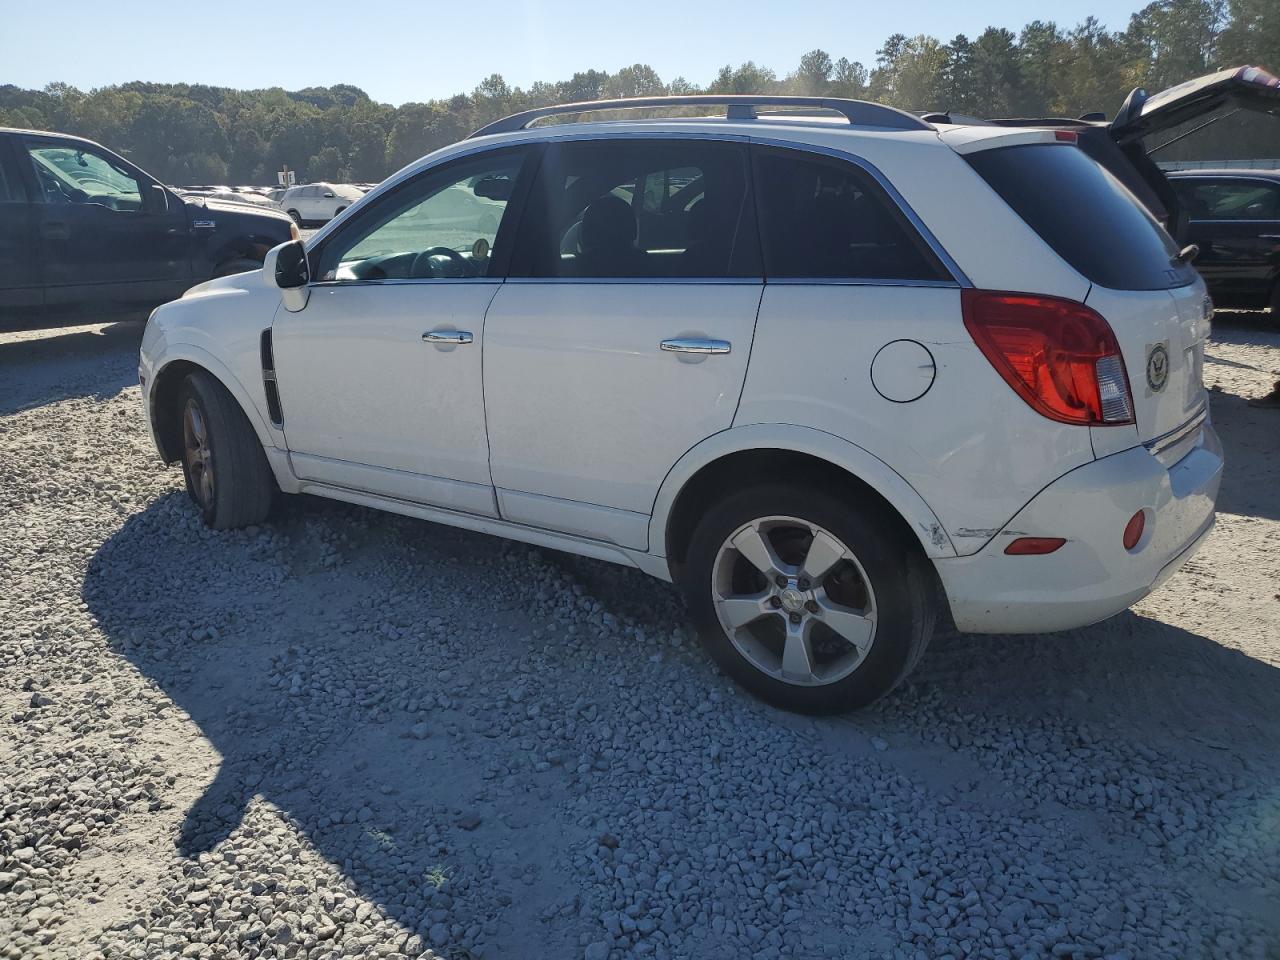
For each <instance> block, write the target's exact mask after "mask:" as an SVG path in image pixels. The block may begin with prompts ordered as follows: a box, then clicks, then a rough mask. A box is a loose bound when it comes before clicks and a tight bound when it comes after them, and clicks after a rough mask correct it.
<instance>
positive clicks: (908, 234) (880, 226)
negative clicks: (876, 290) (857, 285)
mask: <svg viewBox="0 0 1280 960" xmlns="http://www.w3.org/2000/svg"><path fill="white" fill-rule="evenodd" d="M756 197H757V201H756V202H757V206H758V207H759V209H760V236H761V241H762V243H763V247H764V264H765V271H764V272H765V276H766V277H768V278H771V279H772V278H791V279H837V280H865V281H874V280H950V279H952V277H951V275H950V274H949V273H947V271H946V269H945V268H944V267H943V266H942V264H941V263H940V262H939V261H938V258H937V257H936V256H935V255H934V253H933V251H932V250H930V249H929V247H928V246H927V245H926V244H925V242H924V241H923V239H922V238H921V237H920V235H919V233H918V232H917V231H916V230H915V228H914V227H912V226H911V224H910V223H908V222H907V221H906V219H905V218H904V217H903V216H902V213H901V211H899V209H898V208H897V205H896V204H894V203H893V201H892V200H891V199H890V198H889V197H888V196H886V195H885V193H884V191H883V190H882V189H881V188H880V187H879V185H878V184H876V183H875V181H874V180H872V178H871V177H870V176H869V175H868V174H867V173H865V172H864V171H863V170H861V169H859V168H858V167H856V166H854V165H853V164H851V163H847V162H844V161H840V160H835V159H828V158H826V157H818V156H814V155H812V154H805V153H801V152H799V151H796V150H760V151H758V152H757V153H756Z"/></svg>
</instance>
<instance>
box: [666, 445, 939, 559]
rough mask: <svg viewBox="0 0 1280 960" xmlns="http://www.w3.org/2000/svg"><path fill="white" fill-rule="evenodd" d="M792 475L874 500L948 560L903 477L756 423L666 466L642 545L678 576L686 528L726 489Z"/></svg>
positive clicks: (935, 524)
mask: <svg viewBox="0 0 1280 960" xmlns="http://www.w3.org/2000/svg"><path fill="white" fill-rule="evenodd" d="M798 473H803V475H804V476H805V477H806V478H814V479H817V480H818V481H819V482H822V483H824V484H826V485H828V486H837V487H838V486H841V485H845V484H852V485H854V486H857V487H860V488H862V489H863V490H865V491H867V492H869V493H870V494H871V495H872V496H873V497H875V498H876V499H878V500H879V501H881V502H882V503H883V504H884V505H885V506H886V507H887V508H888V509H889V510H890V511H891V513H892V515H893V516H894V517H896V518H897V519H898V520H899V521H901V523H902V525H903V527H904V528H905V529H907V530H909V531H910V532H911V533H912V534H913V535H914V536H915V539H916V540H917V542H919V544H920V547H921V549H922V550H923V551H924V554H925V556H926V557H929V558H940V557H954V556H956V551H955V548H954V546H953V545H952V543H951V540H950V538H949V537H948V536H947V533H946V530H945V529H944V528H943V526H942V522H941V521H940V520H939V519H938V517H937V516H936V515H935V514H934V512H933V511H932V510H931V509H930V508H929V505H928V504H927V503H925V501H924V500H923V498H921V496H920V495H919V494H918V493H917V492H916V491H915V488H913V487H912V486H911V485H910V484H909V483H908V482H907V481H906V480H905V479H903V477H902V476H901V475H900V474H898V473H897V472H896V471H894V470H893V469H892V468H891V467H890V466H889V465H888V464H886V463H885V462H884V461H883V460H880V459H879V458H878V457H876V456H874V455H873V454H871V453H870V452H868V451H867V450H864V449H863V448H862V447H859V446H858V445H857V444H854V443H850V442H849V441H848V440H844V439H842V438H840V437H837V436H834V435H833V434H829V433H825V432H824V431H821V430H815V429H812V428H809V427H799V426H792V425H785V424H756V425H752V426H747V427H738V428H735V429H731V430H726V431H724V432H722V433H718V434H715V435H714V436H712V437H709V438H707V439H706V440H704V441H702V443H700V444H698V445H697V446H695V447H693V448H692V449H691V450H689V451H688V452H687V453H686V454H685V455H684V456H683V457H682V458H681V459H680V460H679V462H677V463H676V465H675V466H674V467H672V469H671V471H670V472H669V473H668V474H667V477H666V479H665V480H664V481H663V484H662V486H661V488H660V489H659V491H658V496H657V499H656V500H655V502H654V510H653V515H652V517H651V518H650V524H649V545H650V550H651V551H652V552H654V553H657V552H659V551H661V553H662V555H663V556H665V557H666V559H667V562H668V564H669V565H670V566H671V567H672V575H673V576H678V570H679V567H680V565H681V564H682V563H683V561H684V558H685V554H686V551H687V549H688V546H689V540H690V537H691V535H692V531H693V527H694V526H695V525H696V523H697V518H698V517H699V516H701V514H702V512H703V511H704V510H705V507H706V506H707V504H708V503H709V502H710V500H711V499H712V498H713V497H714V496H716V495H718V494H720V493H722V492H723V490H724V489H725V488H726V486H732V487H742V486H745V485H747V484H748V483H755V482H760V481H767V480H777V479H787V480H794V479H796V477H797V474H798Z"/></svg>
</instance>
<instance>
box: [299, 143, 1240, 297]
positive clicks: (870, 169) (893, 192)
mask: <svg viewBox="0 0 1280 960" xmlns="http://www.w3.org/2000/svg"><path fill="white" fill-rule="evenodd" d="M565 126H566V127H568V126H569V125H567V124H566V125H565ZM547 129H551V130H555V129H556V128H555V127H551V128H534V129H533V130H529V131H527V132H528V133H531V134H532V133H535V132H537V134H538V135H537V136H530V137H528V138H519V139H515V138H513V139H508V140H502V141H500V142H498V143H481V144H476V145H474V146H471V147H468V148H466V149H462V150H459V151H457V152H455V153H450V154H449V155H448V156H447V157H441V158H440V160H439V161H438V162H437V163H432V164H430V165H428V166H425V167H421V168H419V169H416V170H414V171H412V172H411V173H407V174H405V175H404V176H403V177H397V176H394V175H393V176H392V177H391V178H389V179H387V180H385V181H383V183H382V184H380V185H379V186H378V187H377V188H375V190H374V191H371V192H370V194H369V196H374V198H375V200H376V199H377V197H378V196H380V195H381V194H382V193H384V192H387V191H390V190H392V189H394V188H395V187H396V186H398V185H399V184H401V183H403V182H404V181H406V180H409V179H411V178H416V177H420V176H427V175H428V174H430V173H431V172H432V171H434V170H436V169H437V168H439V167H442V166H444V165H445V164H448V163H452V162H453V161H455V160H463V159H466V158H467V157H471V156H474V155H476V154H481V153H488V152H490V151H497V150H502V149H504V148H510V147H514V146H519V145H524V144H533V145H536V144H539V143H563V142H575V141H582V142H589V141H593V140H718V141H726V142H730V143H742V144H746V145H748V146H750V145H751V144H760V145H761V146H766V147H779V148H782V149H784V150H794V151H797V152H799V153H810V154H815V155H817V156H823V157H828V158H830V159H834V160H840V161H843V162H845V163H851V164H853V165H854V166H856V167H858V168H859V169H860V170H862V171H863V172H864V173H866V174H867V175H868V176H870V177H871V178H872V179H873V180H875V182H876V183H877V184H878V185H879V186H880V188H881V189H882V190H884V192H885V193H886V194H887V195H888V196H889V199H890V200H892V201H893V203H894V204H895V205H897V207H898V210H899V211H900V212H901V213H902V215H903V216H904V217H905V218H906V219H907V222H908V223H910V224H911V226H912V227H913V228H915V230H916V232H917V233H918V234H919V235H920V237H921V238H922V239H923V240H924V242H925V243H926V244H927V245H928V247H929V249H930V250H931V251H933V254H934V256H936V257H937V258H938V259H939V260H940V261H941V262H942V265H943V267H945V268H946V270H947V271H948V272H949V273H950V274H951V277H952V279H951V280H911V281H903V280H895V281H887V280H877V279H875V278H864V277H818V278H813V279H807V278H806V279H798V278H791V277H785V278H784V277H779V278H775V279H772V280H771V279H769V278H768V277H761V278H759V279H757V278H754V277H715V278H710V279H707V280H700V279H697V278H688V277H669V278H664V277H631V278H627V277H618V278H609V277H602V278H591V277H505V278H504V277H474V278H472V277H451V278H440V279H435V280H412V281H399V282H410V283H421V282H425V283H440V282H442V281H444V282H450V281H452V282H458V281H461V282H467V283H471V282H474V281H475V280H488V281H491V282H497V283H503V282H516V283H528V282H534V283H565V282H572V281H576V282H586V283H681V282H684V283H689V282H693V283H749V284H755V283H791V282H796V283H802V284H808V285H820V284H831V285H834V286H943V287H972V286H973V282H972V281H971V280H970V279H969V278H968V276H966V275H965V272H964V271H963V270H961V269H960V265H959V264H958V263H956V261H955V260H954V259H953V258H952V256H951V255H950V254H949V253H947V250H946V248H945V247H943V246H942V244H941V243H940V242H939V241H938V238H937V237H935V236H934V235H933V232H932V231H931V230H930V229H929V228H928V227H927V226H926V225H925V223H924V221H923V220H921V219H920V216H919V215H918V214H917V213H916V212H915V210H913V209H912V208H911V205H910V204H908V203H907V201H906V198H904V197H903V196H902V194H901V193H899V192H898V188H897V187H895V186H894V185H893V184H892V183H891V182H890V181H889V180H888V178H887V177H885V175H884V174H883V173H881V172H880V170H879V168H877V167H876V166H875V165H874V164H872V163H870V162H869V161H867V160H864V159H863V158H862V157H860V156H858V155H857V154H855V153H851V152H849V151H847V150H840V149H837V148H835V147H828V146H825V145H822V144H814V143H804V142H801V141H796V140H785V139H782V138H779V137H759V136H747V135H745V134H739V133H728V132H725V133H718V132H715V131H710V130H698V131H683V130H681V131H670V130H664V131H661V132H658V131H648V130H617V131H612V130H598V131H591V132H588V131H583V130H572V129H566V130H565V131H564V132H560V131H558V130H557V131H556V132H555V133H544V132H543V131H544V130H547ZM837 129H838V128H837ZM337 222H338V221H335V220H331V221H329V224H330V225H332V224H334V223H337ZM1217 222H1221V221H1217ZM332 232H333V231H332V230H330V227H329V226H325V227H323V228H321V229H320V230H319V231H317V232H316V233H315V234H314V235H313V236H312V237H311V238H310V239H308V240H307V241H306V242H305V247H306V249H307V250H308V252H309V251H310V248H311V245H312V244H313V243H318V242H319V241H321V240H323V239H326V238H327V237H328V236H329V235H330V234H331V233H332ZM356 282H360V283H387V282H389V281H386V280H369V281H354V280H324V281H316V283H314V284H312V285H313V286H319V285H320V284H329V285H341V284H347V283H356Z"/></svg>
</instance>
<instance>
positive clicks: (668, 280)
mask: <svg viewBox="0 0 1280 960" xmlns="http://www.w3.org/2000/svg"><path fill="white" fill-rule="evenodd" d="M505 282H506V283H520V284H528V283H569V284H606V283H607V284H616V283H630V284H643V285H645V286H665V285H667V284H683V285H690V284H692V285H694V286H711V285H714V286H720V287H760V286H763V285H764V282H765V281H764V278H763V277H507V279H506V281H505Z"/></svg>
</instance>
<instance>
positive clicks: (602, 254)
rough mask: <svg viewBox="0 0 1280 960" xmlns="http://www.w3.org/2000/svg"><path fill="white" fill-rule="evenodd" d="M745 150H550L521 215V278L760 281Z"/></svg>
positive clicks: (685, 145)
mask: <svg viewBox="0 0 1280 960" xmlns="http://www.w3.org/2000/svg"><path fill="white" fill-rule="evenodd" d="M747 182H748V178H747V154H746V149H745V147H743V146H742V145H740V144H736V143H723V142H715V141H708V140H694V139H687V140H686V139H673V140H632V139H618V140H588V141H580V142H569V143H559V144H552V145H551V146H549V147H548V149H547V152H546V155H545V156H544V157H543V161H542V165H541V168H540V169H539V171H538V176H537V179H536V180H535V182H534V185H533V190H532V192H531V193H530V196H529V201H528V206H527V209H526V213H525V215H524V216H523V217H522V225H521V230H520V237H519V240H518V241H517V243H516V251H515V254H514V257H513V261H512V264H511V275H512V276H514V277H543V278H579V279H608V278H612V279H645V278H650V279H667V278H684V279H717V278H726V277H754V278H756V279H759V277H760V266H759V252H758V247H757V244H756V238H755V229H754V223H753V222H752V221H751V218H750V212H751V211H750V204H749V203H748V202H747Z"/></svg>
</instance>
